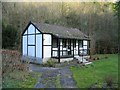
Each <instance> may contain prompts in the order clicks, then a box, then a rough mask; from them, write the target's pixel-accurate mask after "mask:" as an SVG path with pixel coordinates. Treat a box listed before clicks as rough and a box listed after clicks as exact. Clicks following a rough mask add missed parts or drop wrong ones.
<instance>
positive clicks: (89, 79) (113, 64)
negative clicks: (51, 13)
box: [70, 54, 118, 88]
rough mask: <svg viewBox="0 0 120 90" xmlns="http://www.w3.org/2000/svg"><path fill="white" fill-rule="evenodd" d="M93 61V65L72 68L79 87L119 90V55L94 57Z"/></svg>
mask: <svg viewBox="0 0 120 90" xmlns="http://www.w3.org/2000/svg"><path fill="white" fill-rule="evenodd" d="M98 57H99V58H98ZM92 59H93V60H92V61H93V64H91V65H87V66H80V65H78V66H72V67H70V69H71V71H72V73H73V78H74V79H75V81H76V82H77V86H78V87H79V88H107V87H108V88H110V87H111V88H117V87H118V55H117V54H101V55H100V54H99V55H93V56H92Z"/></svg>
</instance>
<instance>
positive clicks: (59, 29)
mask: <svg viewBox="0 0 120 90" xmlns="http://www.w3.org/2000/svg"><path fill="white" fill-rule="evenodd" d="M32 23H33V22H32ZM33 24H34V25H35V26H36V27H37V28H38V29H39V30H40V31H41V32H42V33H51V34H53V35H54V36H56V37H58V38H70V39H88V36H87V35H85V34H84V33H82V32H81V31H80V30H79V29H76V28H75V29H73V28H67V27H63V26H57V25H50V24H45V23H33Z"/></svg>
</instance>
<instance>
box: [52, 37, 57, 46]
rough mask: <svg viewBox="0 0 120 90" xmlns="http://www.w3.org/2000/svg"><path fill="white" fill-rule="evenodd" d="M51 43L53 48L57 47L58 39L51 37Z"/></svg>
mask: <svg viewBox="0 0 120 90" xmlns="http://www.w3.org/2000/svg"><path fill="white" fill-rule="evenodd" d="M52 45H53V48H57V47H58V40H57V39H53V41H52Z"/></svg>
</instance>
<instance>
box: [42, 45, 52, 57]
mask: <svg viewBox="0 0 120 90" xmlns="http://www.w3.org/2000/svg"><path fill="white" fill-rule="evenodd" d="M43 48H44V49H43V50H44V51H43V53H44V54H43V55H44V58H46V57H51V46H44V47H43Z"/></svg>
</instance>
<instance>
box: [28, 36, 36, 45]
mask: <svg viewBox="0 0 120 90" xmlns="http://www.w3.org/2000/svg"><path fill="white" fill-rule="evenodd" d="M28 45H35V35H28Z"/></svg>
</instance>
